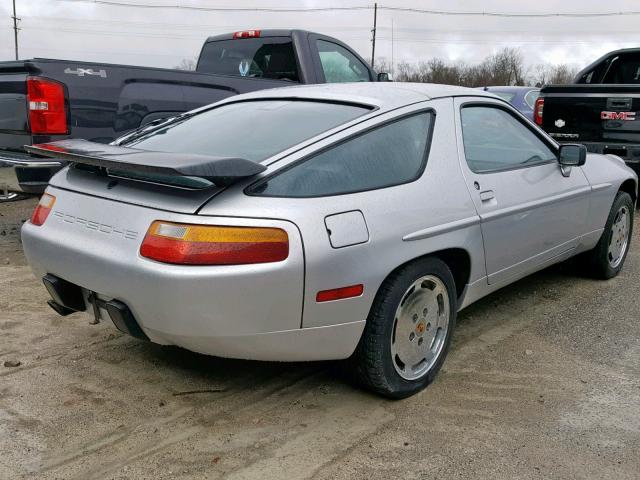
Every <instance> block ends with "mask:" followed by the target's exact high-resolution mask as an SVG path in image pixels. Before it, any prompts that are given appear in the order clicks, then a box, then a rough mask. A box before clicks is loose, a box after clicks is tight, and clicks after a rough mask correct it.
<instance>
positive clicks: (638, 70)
mask: <svg viewBox="0 0 640 480" xmlns="http://www.w3.org/2000/svg"><path fill="white" fill-rule="evenodd" d="M602 83H613V84H618V83H621V84H639V83H640V54H638V53H632V54H627V55H618V56H617V57H614V58H613V59H612V60H611V63H610V65H609V70H608V71H607V73H606V74H605V77H604V79H603V80H602Z"/></svg>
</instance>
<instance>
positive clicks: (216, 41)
mask: <svg viewBox="0 0 640 480" xmlns="http://www.w3.org/2000/svg"><path fill="white" fill-rule="evenodd" d="M387 79H388V77H387V75H386V74H376V72H374V71H373V70H372V69H371V68H370V67H369V65H368V64H367V63H366V62H365V61H364V60H363V59H362V57H360V56H359V55H358V54H357V53H356V52H355V51H354V50H353V49H351V48H350V47H349V46H348V45H346V44H344V43H342V42H341V41H339V40H337V39H335V38H332V37H328V36H326V35H322V34H319V33H313V32H308V31H304V30H246V31H241V32H234V33H229V34H224V35H217V36H215V37H210V38H208V39H207V40H206V42H205V43H204V45H203V47H202V50H201V52H200V57H199V59H198V63H197V67H196V70H195V72H191V71H183V70H170V69H161V68H149V67H138V66H127V65H113V64H106V63H87V62H75V61H69V60H50V59H39V58H36V59H32V60H21V61H9V62H0V201H3V200H4V201H7V200H11V199H14V198H16V197H17V196H19V192H30V193H40V192H42V191H43V190H44V188H45V187H46V185H47V183H48V180H49V178H50V177H51V175H52V174H53V173H55V172H56V171H57V170H59V169H60V168H61V163H59V162H57V161H51V160H44V159H39V158H37V157H34V156H32V155H30V154H28V153H27V152H26V151H25V149H24V146H25V145H32V144H38V143H46V142H51V141H55V140H64V139H69V138H83V139H86V140H91V141H94V142H100V143H110V142H112V141H113V140H115V139H116V138H119V137H121V136H123V135H125V134H127V133H128V132H131V131H133V130H137V129H139V128H141V127H149V125H150V124H154V123H158V122H161V121H163V120H164V119H166V118H169V117H174V116H176V115H179V114H181V113H182V112H186V111H189V110H193V109H195V108H197V107H201V106H203V105H207V104H210V103H214V102H217V101H219V100H222V99H224V98H226V97H229V96H232V95H237V94H240V93H246V92H251V91H255V90H263V89H268V88H275V87H282V86H289V85H295V84H313V83H335V82H371V81H383V80H387Z"/></svg>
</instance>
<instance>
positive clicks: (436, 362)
mask: <svg viewBox="0 0 640 480" xmlns="http://www.w3.org/2000/svg"><path fill="white" fill-rule="evenodd" d="M456 304H457V301H456V289H455V282H454V279H453V275H452V274H451V271H450V270H449V267H448V266H447V265H446V264H445V263H444V262H443V261H442V260H440V259H438V258H434V257H428V258H424V259H421V260H418V261H415V262H413V263H410V264H409V265H407V266H405V267H402V268H401V269H400V270H399V271H397V272H395V273H394V274H392V275H391V276H390V277H389V278H387V279H386V280H385V281H384V283H383V284H382V286H381V287H380V290H379V291H378V294H377V295H376V298H375V299H374V302H373V306H372V308H371V311H370V313H369V317H368V318H367V324H366V326H365V329H364V332H363V334H362V337H361V339H360V343H359V344H358V347H357V348H356V351H355V352H354V354H353V356H352V358H351V364H352V365H353V367H354V369H355V372H354V373H355V374H356V379H357V380H358V381H360V382H361V383H363V384H364V385H365V386H366V387H367V388H369V389H371V390H373V391H375V392H377V393H380V394H382V395H385V396H387V397H390V398H404V397H408V396H410V395H413V394H414V393H416V392H418V391H420V390H422V389H423V388H425V387H426V386H427V385H429V384H430V383H431V382H432V381H433V379H434V378H435V376H436V374H437V373H438V371H439V370H440V367H442V364H443V363H444V359H445V357H446V355H447V351H448V349H449V345H450V343H451V336H452V333H453V330H454V327H455V323H456V310H457V308H456V307H457V305H456Z"/></svg>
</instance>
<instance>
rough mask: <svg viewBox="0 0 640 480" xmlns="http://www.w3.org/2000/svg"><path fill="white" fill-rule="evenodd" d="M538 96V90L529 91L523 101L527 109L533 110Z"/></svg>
mask: <svg viewBox="0 0 640 480" xmlns="http://www.w3.org/2000/svg"><path fill="white" fill-rule="evenodd" d="M539 96H540V90H529V91H528V92H527V94H526V95H525V96H524V101H525V102H526V104H527V105H528V106H529V108H533V107H534V105H535V104H536V100H537V99H538V97H539Z"/></svg>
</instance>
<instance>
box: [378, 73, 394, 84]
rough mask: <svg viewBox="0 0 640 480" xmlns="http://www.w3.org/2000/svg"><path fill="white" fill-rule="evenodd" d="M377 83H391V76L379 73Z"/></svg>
mask: <svg viewBox="0 0 640 480" xmlns="http://www.w3.org/2000/svg"><path fill="white" fill-rule="evenodd" d="M378 81H379V82H391V81H393V80H391V75H389V74H388V73H387V72H380V73H379V74H378Z"/></svg>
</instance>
